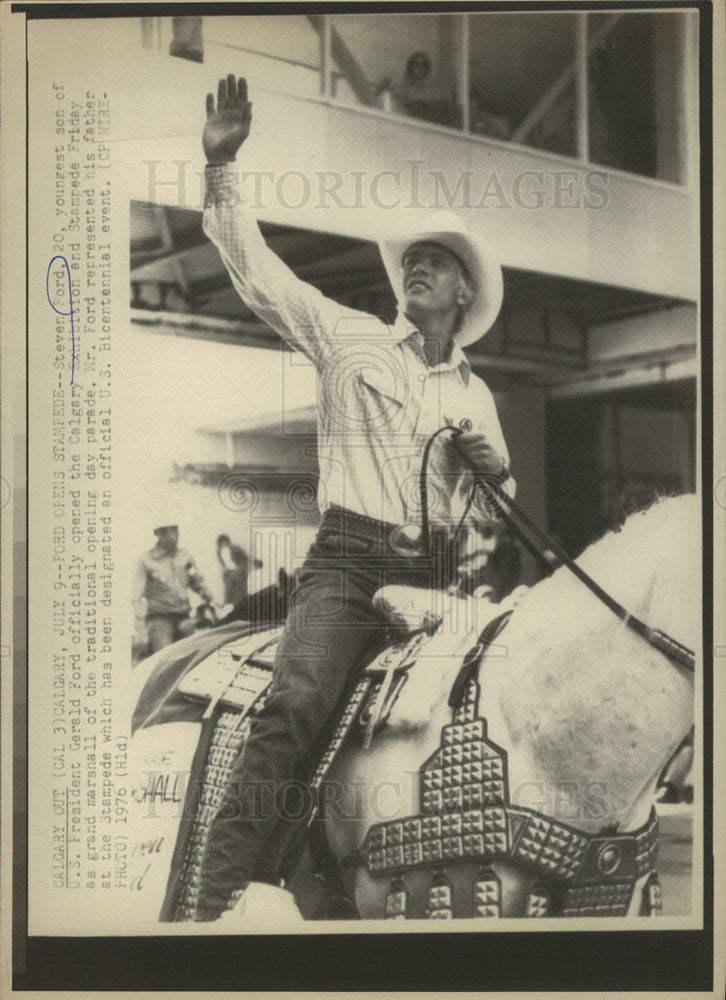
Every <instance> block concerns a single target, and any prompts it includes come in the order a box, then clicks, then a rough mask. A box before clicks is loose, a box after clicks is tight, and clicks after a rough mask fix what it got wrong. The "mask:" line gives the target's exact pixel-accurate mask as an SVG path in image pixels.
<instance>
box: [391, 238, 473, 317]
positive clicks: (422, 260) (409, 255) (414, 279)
mask: <svg viewBox="0 0 726 1000" xmlns="http://www.w3.org/2000/svg"><path fill="white" fill-rule="evenodd" d="M460 274H461V271H460V265H459V263H458V261H457V259H456V257H455V256H454V255H453V253H451V251H450V250H447V249H446V247H444V246H441V244H439V243H415V244H414V245H413V246H412V247H409V248H408V250H407V251H406V252H405V254H404V255H403V290H404V295H405V299H406V309H405V312H406V315H407V316H408V317H409V319H412V320H413V321H414V322H417V321H419V320H423V319H426V318H427V317H431V316H434V315H438V316H446V315H449V314H453V315H455V314H456V312H457V310H458V308H459V306H460V305H461V304H462V303H461V278H460Z"/></svg>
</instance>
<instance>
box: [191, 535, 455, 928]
mask: <svg viewBox="0 0 726 1000" xmlns="http://www.w3.org/2000/svg"><path fill="white" fill-rule="evenodd" d="M356 550H358V551H356ZM364 550H365V551H364ZM437 572H438V570H435V571H432V567H431V565H430V563H429V562H428V561H426V562H425V563H424V561H423V560H422V559H409V558H404V557H396V556H395V555H394V554H392V553H391V552H390V551H389V552H387V553H384V552H383V551H380V550H379V551H378V552H375V551H374V553H373V554H371V553H370V545H368V546H366V543H365V541H364V540H358V539H356V538H355V537H351V536H350V535H348V534H346V535H342V534H341V533H340V532H336V531H334V530H330V529H329V528H327V527H326V526H325V520H324V521H323V525H322V527H321V529H320V531H319V532H318V535H317V538H316V540H315V543H314V544H313V546H312V548H311V549H310V552H309V553H308V556H307V559H306V560H305V563H304V565H303V567H302V570H301V572H300V575H299V578H298V580H297V583H296V587H295V590H294V592H293V594H292V598H291V606H290V609H289V612H288V617H287V621H286V623H285V628H284V632H283V635H282V639H281V641H280V644H279V646H278V649H277V655H276V658H275V663H274V666H273V674H272V685H271V691H270V694H269V696H268V699H267V702H266V703H265V705H264V707H263V708H262V709H261V711H260V712H259V714H258V715H257V716H256V717H255V718H254V720H253V722H252V726H251V729H250V734H249V737H248V739H247V743H246V745H245V747H244V750H243V752H242V754H241V755H240V757H239V758H238V760H237V762H236V764H235V766H234V768H233V772H232V777H231V780H230V783H229V785H228V787H227V791H226V793H225V798H224V801H223V803H222V806H221V807H220V809H219V812H218V814H217V816H216V818H215V819H214V821H213V823H212V827H211V829H210V832H209V837H208V840H207V848H206V853H205V857H204V862H203V865H202V876H201V884H200V887H199V900H198V912H199V915H200V916H202V917H205V916H206V917H207V918H213V917H216V916H218V915H219V913H220V912H221V910H222V909H224V908H225V906H226V904H227V901H228V899H229V896H230V894H231V893H232V891H234V890H235V889H239V888H242V887H244V886H245V885H246V884H247V883H248V882H250V881H251V880H253V879H254V878H255V877H259V875H258V873H259V872H260V871H267V870H269V861H268V860H267V859H265V858H264V857H263V855H264V854H265V853H266V851H265V849H266V847H267V845H268V844H269V843H270V842H271V840H272V839H273V835H275V834H277V836H279V834H280V828H281V827H284V826H289V825H290V824H291V821H294V819H295V818H296V817H297V819H298V820H300V819H301V818H302V817H303V815H304V813H305V810H306V808H308V809H309V806H310V804H311V803H310V802H307V803H305V802H304V801H301V787H302V788H304V786H301V785H300V783H299V782H296V781H295V780H294V779H295V778H296V777H297V775H298V774H299V768H300V765H301V762H302V761H303V759H304V758H305V756H306V755H307V754H308V753H309V751H310V750H311V748H312V747H313V745H314V743H315V741H316V739H317V738H318V736H319V735H320V732H321V730H322V729H323V727H324V726H325V724H326V722H328V720H329V719H330V717H331V715H332V713H333V711H334V709H335V707H336V704H337V703H338V701H339V699H340V697H341V694H342V693H343V691H344V689H345V688H346V686H347V685H348V683H349V681H351V680H352V679H353V678H354V677H355V675H356V674H357V673H358V671H359V670H360V669H361V668H362V667H364V666H365V665H366V664H367V663H368V662H370V660H371V659H372V658H373V656H374V655H375V653H376V652H378V651H379V650H380V649H381V648H382V647H383V645H384V641H385V632H386V623H385V622H384V620H383V619H382V617H381V615H380V613H379V612H378V611H377V610H376V609H375V608H374V607H373V604H372V600H371V599H372V597H373V595H374V594H375V592H376V590H378V588H379V587H381V586H383V585H384V584H386V583H408V584H410V585H412V586H431V585H432V583H434V582H436V583H439V584H440V583H442V582H444V581H443V580H441V579H438V580H435V579H434V577H435V575H436V573H437ZM303 798H304V796H303ZM275 839H276V838H275Z"/></svg>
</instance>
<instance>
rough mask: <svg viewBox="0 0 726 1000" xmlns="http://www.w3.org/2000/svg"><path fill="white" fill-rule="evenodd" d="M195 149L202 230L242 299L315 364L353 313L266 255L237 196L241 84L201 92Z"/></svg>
mask: <svg viewBox="0 0 726 1000" xmlns="http://www.w3.org/2000/svg"><path fill="white" fill-rule="evenodd" d="M206 111H207V121H206V124H205V126H204V134H203V137H202V145H203V147H204V152H205V155H206V157H207V169H206V197H205V211H204V231H205V233H206V234H207V236H208V237H209V238H210V240H212V242H213V243H214V244H215V246H216V247H217V248H218V249H219V252H220V254H221V256H222V260H223V261H224V264H225V266H226V268H227V270H228V271H229V275H230V278H231V279H232V283H233V285H234V287H235V289H236V290H237V292H238V294H239V295H240V297H241V298H242V300H243V301H244V302H245V303H246V304H247V305H248V306H249V308H250V309H251V310H252V311H253V312H255V313H256V314H257V315H258V316H259V317H260V319H261V320H263V321H264V322H265V323H268V324H269V325H270V326H271V327H272V328H273V329H274V330H276V331H277V332H278V333H279V334H280V335H281V336H282V337H284V338H285V340H287V341H288V343H289V344H290V345H291V346H292V347H295V348H297V349H298V350H300V351H302V353H304V354H305V355H306V356H307V357H309V358H310V359H311V360H312V361H314V362H315V363H316V364H318V365H320V364H322V363H323V362H324V360H325V358H326V356H327V354H328V352H329V350H330V349H331V348H332V337H333V335H334V333H335V329H336V326H337V324H338V322H339V320H340V319H341V317H343V316H350V315H355V312H354V310H350V309H346V308H344V307H343V306H340V305H338V304H337V303H335V302H333V301H332V300H331V299H328V298H326V297H325V296H324V295H322V293H321V292H319V291H318V290H317V289H316V288H313V287H312V286H311V285H308V284H306V283H305V282H303V281H300V279H299V278H297V277H296V276H295V275H294V274H293V273H292V271H291V270H290V269H289V268H288V267H287V266H286V265H285V264H284V263H283V262H282V261H281V260H280V258H279V257H277V256H276V254H274V253H273V252H272V251H271V250H270V249H269V247H268V246H267V244H266V243H265V241H264V239H263V238H262V234H261V233H260V230H259V227H258V225H257V221H256V219H255V218H254V216H253V215H252V214H251V213H250V212H249V210H248V209H246V208H245V206H244V204H243V202H242V199H241V197H240V192H239V187H238V182H237V177H238V174H237V169H236V167H235V165H234V161H235V158H236V156H237V152H238V151H239V149H240V147H241V145H242V143H243V142H245V140H246V139H247V137H248V136H249V133H250V128H251V124H252V105H251V103H250V102H249V100H248V99H247V84H246V82H245V80H244V79H242V78H240V79H239V80H235V78H234V76H228V77H227V79H226V80H220V81H219V87H218V91H217V100H216V104H215V99H214V95H213V94H207V102H206Z"/></svg>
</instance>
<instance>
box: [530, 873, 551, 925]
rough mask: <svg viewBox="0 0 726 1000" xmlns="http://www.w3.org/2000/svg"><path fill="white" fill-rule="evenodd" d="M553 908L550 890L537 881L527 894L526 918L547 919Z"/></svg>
mask: <svg viewBox="0 0 726 1000" xmlns="http://www.w3.org/2000/svg"><path fill="white" fill-rule="evenodd" d="M551 906H552V897H551V896H550V892H549V889H548V888H547V887H546V886H545V885H543V884H542V883H541V882H539V881H537V882H535V884H534V885H533V886H532V888H531V889H530V890H529V892H528V893H527V902H526V904H525V908H524V915H525V917H547V916H549V913H550V909H551Z"/></svg>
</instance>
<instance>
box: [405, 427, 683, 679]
mask: <svg viewBox="0 0 726 1000" xmlns="http://www.w3.org/2000/svg"><path fill="white" fill-rule="evenodd" d="M465 425H467V426H465ZM470 429H471V424H470V422H469V421H468V420H467V421H462V426H461V427H452V426H449V425H446V426H444V427H439V429H438V430H436V431H434V433H433V434H432V435H431V436H430V437H429V439H428V441H427V442H426V446H425V448H424V453H423V460H422V463H421V475H420V480H419V487H420V498H421V515H422V516H421V520H422V528H423V538H424V544H425V545H426V547H427V550H428V551H429V552H430V551H431V532H430V526H429V516H428V482H427V479H428V459H429V454H430V451H431V446H432V445H433V442H434V439H435V438H436V437H437V436H438V435H439V434H441V433H442V432H443V431H446V430H448V431H450V432H451V434H452V437H453V438H455V437H457V436H458V435H459V434H461V433H462V431H464V430H470ZM477 489H480V490H482V491H484V493H485V494H486V496H487V500H488V501H489V503H490V505H491V506H492V507H493V508H494V510H496V512H497V513H498V514H499V515H500V516H501V518H502V520H503V521H504V522H505V524H507V526H508V527H510V528H511V529H512V531H513V533H514V534H515V535H516V536H517V538H518V539H519V540H520V541H521V542H522V543H523V544H524V546H525V548H527V549H528V550H529V551H530V552H531V553H532V554H533V555H534V556H535V557H536V558H537V559H538V560H539V561H541V562H542V563H543V564H544V565H545V566H546V569H547V572H548V573H551V572H552V567H551V565H550V564H549V563H548V562H547V560H546V559H545V557H544V551H545V550H549V551H550V552H553V553H554V555H555V556H557V558H558V559H559V560H560V562H561V563H562V564H563V566H566V567H567V568H568V569H569V570H570V572H571V573H573V574H574V575H575V576H576V577H577V578H578V580H580V581H581V582H582V583H584V584H585V586H586V587H587V588H588V590H590V591H591V592H592V593H593V594H594V595H595V596H596V597H597V598H598V599H599V600H600V601H602V603H603V604H604V605H605V606H606V607H607V608H609V609H610V611H612V612H613V614H615V615H617V617H618V618H619V619H620V620H621V621H623V622H624V623H625V624H626V625H627V626H628V628H631V629H632V630H633V631H634V632H637V634H638V635H639V636H641V637H642V638H643V639H645V640H646V641H647V642H649V643H650V645H651V646H653V647H655V649H657V650H658V651H659V652H661V653H663V654H664V655H665V656H667V657H668V658H669V659H670V660H672V661H673V662H675V663H678V664H680V666H682V667H685V668H686V669H687V670H690V671H691V672H692V673H695V670H696V657H695V653H694V652H693V650H691V649H689V648H688V647H687V646H684V645H683V643H681V642H678V640H677V639H674V638H673V637H672V636H671V635H668V633H667V632H664V631H663V630H662V629H657V628H651V627H650V626H649V625H646V623H645V622H644V621H642V620H641V619H640V618H638V617H637V616H636V615H634V614H632V613H631V612H630V611H628V610H627V608H625V607H623V605H622V604H619V603H618V602H617V601H616V600H615V598H614V597H612V596H611V595H610V594H608V592H607V591H606V590H604V589H603V588H602V587H601V586H600V585H599V584H598V583H597V582H596V581H595V580H593V578H592V577H591V576H590V575H589V573H586V572H585V570H584V569H583V568H582V567H581V566H578V564H577V563H576V562H575V560H574V559H572V558H571V557H570V556H569V555H568V554H567V552H565V550H564V549H563V548H562V546H561V545H558V544H557V543H556V542H555V541H553V539H552V538H550V537H549V536H548V535H547V534H545V532H544V531H542V530H541V528H538V527H537V525H536V524H535V523H534V522H533V521H532V519H531V518H530V517H529V516H528V515H527V514H525V512H524V511H523V510H522V508H521V507H520V506H519V505H518V504H516V503H515V502H514V500H513V499H512V498H511V497H510V496H509V495H508V494H507V493H505V492H504V490H503V489H502V488H501V486H500V485H499V482H495V481H494V480H491V479H487V478H485V477H483V476H481V475H479V476H478V477H477V478H476V479H475V481H474V486H473V488H472V491H471V493H470V496H469V498H468V500H467V503H466V507H465V510H464V513H463V515H462V517H461V519H460V521H459V524H458V525H457V528H456V531H455V532H454V537H456V536H457V535H458V533H459V530H460V529H461V527H462V524H463V522H464V519H465V517H466V516H467V514H468V513H469V510H470V508H471V504H472V501H473V498H474V494H475V491H476V490H477ZM515 517H516V518H518V519H519V520H520V521H521V522H522V524H523V525H524V526H525V527H526V528H527V529H528V530H529V531H530V532H531V534H532V535H533V536H534V539H535V540H536V541H534V542H533V541H532V540H530V539H529V538H528V536H527V535H526V534H525V532H524V530H523V528H522V527H521V526H520V525H519V524H518V523H517V521H516V520H515Z"/></svg>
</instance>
